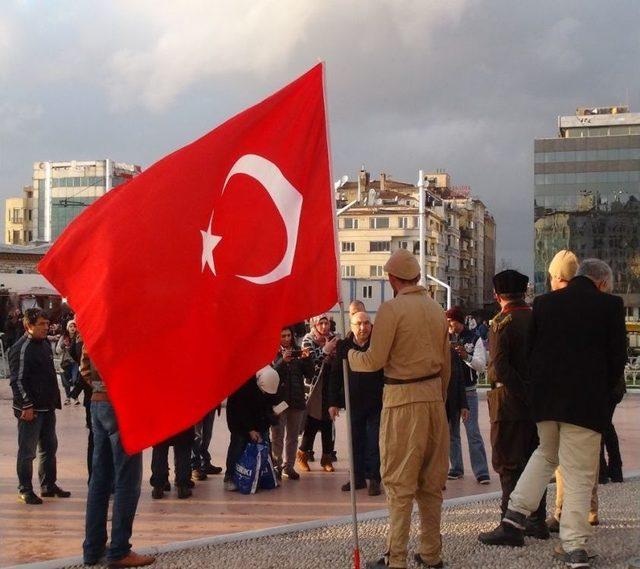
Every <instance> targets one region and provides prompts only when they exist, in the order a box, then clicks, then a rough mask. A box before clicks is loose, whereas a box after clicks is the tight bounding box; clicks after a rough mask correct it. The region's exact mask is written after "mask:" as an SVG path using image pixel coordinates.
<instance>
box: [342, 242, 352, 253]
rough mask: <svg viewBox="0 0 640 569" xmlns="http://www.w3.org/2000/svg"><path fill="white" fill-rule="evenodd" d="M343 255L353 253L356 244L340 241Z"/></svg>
mask: <svg viewBox="0 0 640 569" xmlns="http://www.w3.org/2000/svg"><path fill="white" fill-rule="evenodd" d="M341 244H342V252H343V253H354V252H355V250H356V244H355V243H354V242H353V241H342V242H341Z"/></svg>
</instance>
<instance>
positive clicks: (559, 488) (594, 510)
mask: <svg viewBox="0 0 640 569" xmlns="http://www.w3.org/2000/svg"><path fill="white" fill-rule="evenodd" d="M599 466H600V464H599V463H598V467H599ZM598 470H599V468H598ZM563 502H564V478H562V474H561V473H560V469H559V468H556V509H555V512H554V517H555V518H556V520H560V516H561V515H562V504H563ZM597 519H598V472H597V471H596V483H595V484H594V485H593V491H592V492H591V507H590V508H589V522H590V523H591V521H592V520H597Z"/></svg>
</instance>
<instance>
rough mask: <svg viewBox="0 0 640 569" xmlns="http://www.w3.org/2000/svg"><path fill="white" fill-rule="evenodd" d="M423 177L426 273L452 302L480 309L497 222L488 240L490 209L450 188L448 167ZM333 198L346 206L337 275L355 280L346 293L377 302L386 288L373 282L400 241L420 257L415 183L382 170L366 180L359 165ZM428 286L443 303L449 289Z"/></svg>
mask: <svg viewBox="0 0 640 569" xmlns="http://www.w3.org/2000/svg"><path fill="white" fill-rule="evenodd" d="M425 184H426V204H425V206H426V207H425V213H424V216H425V217H424V225H425V266H424V269H423V270H424V273H425V275H427V276H430V277H434V278H435V279H437V280H438V281H441V282H445V283H447V284H448V285H449V286H450V287H451V299H452V303H453V304H460V305H462V306H465V307H467V308H470V309H476V308H482V307H483V306H484V304H485V297H486V294H485V272H487V271H488V272H490V273H491V276H493V272H494V270H495V222H494V224H493V236H494V239H493V241H491V240H489V241H486V240H485V229H484V227H485V218H486V216H487V215H488V214H487V211H486V208H485V206H484V204H483V203H482V202H481V201H480V200H477V199H474V198H472V197H470V195H469V193H468V192H466V193H465V192H463V191H461V190H460V189H456V188H452V187H451V184H450V176H449V174H447V173H445V172H435V173H432V174H431V173H429V174H426V175H425ZM336 199H337V205H338V210H339V211H340V210H341V209H343V208H347V209H346V210H345V211H344V212H343V213H341V215H340V216H339V218H338V236H339V241H340V243H339V247H340V265H341V273H342V278H343V279H348V280H350V283H356V284H355V285H353V284H350V285H349V286H348V287H347V290H348V291H349V298H359V299H362V300H365V301H367V300H368V301H372V300H379V301H380V302H381V301H383V300H384V297H385V296H386V295H387V294H388V292H389V291H388V290H387V291H385V288H384V287H381V286H380V285H379V284H377V281H379V280H380V279H384V278H385V275H384V270H383V266H384V264H385V262H386V261H387V259H388V258H389V256H390V255H391V253H392V252H393V251H395V250H396V249H399V248H403V249H408V250H410V251H412V252H413V253H414V254H415V255H416V256H419V250H420V233H419V215H420V214H419V188H418V186H417V185H416V184H410V183H406V182H399V181H396V180H392V179H391V178H390V177H388V176H387V175H386V174H385V173H384V172H383V173H381V174H380V179H379V180H371V178H370V175H369V173H368V172H366V171H365V170H364V169H363V170H361V171H360V173H359V176H358V181H357V182H350V183H346V184H344V185H343V186H342V187H341V188H340V189H339V190H338V192H337V196H336ZM489 217H490V216H489ZM490 219H491V221H493V218H491V217H490ZM486 247H489V250H488V251H487V252H486V253H487V258H486V259H485V249H486ZM369 281H376V282H369ZM427 288H428V289H429V291H430V293H431V295H432V296H433V297H434V298H435V299H436V300H437V301H438V302H440V303H441V304H442V305H443V306H444V305H445V304H446V302H447V292H446V290H445V288H444V287H442V286H440V285H438V284H437V282H436V280H434V279H429V278H428V280H427ZM373 296H377V297H378V298H376V299H374V298H373Z"/></svg>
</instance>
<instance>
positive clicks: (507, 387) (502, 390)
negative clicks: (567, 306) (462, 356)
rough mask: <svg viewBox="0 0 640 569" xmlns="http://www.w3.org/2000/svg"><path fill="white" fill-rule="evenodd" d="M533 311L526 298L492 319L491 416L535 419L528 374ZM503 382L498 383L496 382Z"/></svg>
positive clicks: (490, 417)
mask: <svg viewBox="0 0 640 569" xmlns="http://www.w3.org/2000/svg"><path fill="white" fill-rule="evenodd" d="M531 318H532V312H531V309H530V308H529V306H528V305H527V304H526V302H525V301H524V300H517V301H514V302H511V303H509V304H508V305H507V306H506V307H505V308H504V310H502V311H501V312H500V314H498V315H496V317H495V318H494V319H493V321H492V322H491V330H490V331H489V353H490V354H491V360H490V362H489V366H488V368H487V377H488V379H489V383H490V384H491V391H489V392H488V393H487V401H488V403H489V419H490V421H491V423H496V422H499V421H532V419H533V417H532V414H531V407H530V400H529V398H530V386H529V382H528V377H527V371H528V352H527V337H528V334H529V329H530V327H531ZM498 383H500V384H502V386H501V387H498V386H497V385H496V384H498Z"/></svg>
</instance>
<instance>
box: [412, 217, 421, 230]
mask: <svg viewBox="0 0 640 569" xmlns="http://www.w3.org/2000/svg"><path fill="white" fill-rule="evenodd" d="M413 227H416V228H417V227H420V220H419V219H418V216H417V215H414V216H413Z"/></svg>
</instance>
